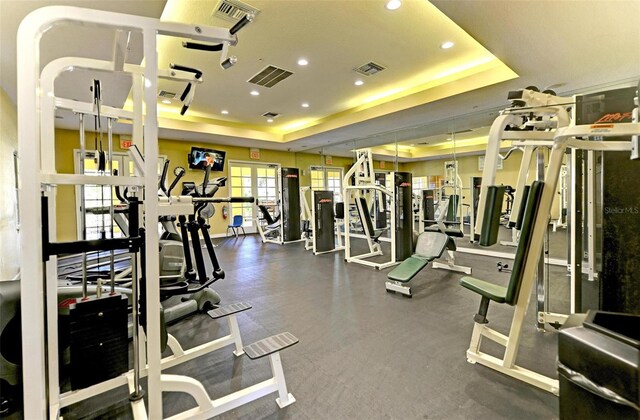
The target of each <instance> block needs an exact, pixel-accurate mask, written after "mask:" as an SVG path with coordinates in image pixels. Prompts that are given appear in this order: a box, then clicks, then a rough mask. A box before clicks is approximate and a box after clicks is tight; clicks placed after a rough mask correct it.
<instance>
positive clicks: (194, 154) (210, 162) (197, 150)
mask: <svg viewBox="0 0 640 420" xmlns="http://www.w3.org/2000/svg"><path fill="white" fill-rule="evenodd" d="M225 155H226V152H223V151H221V150H213V149H205V148H202V147H192V148H191V153H189V156H188V161H189V168H190V169H204V168H206V167H207V166H211V171H212V172H220V171H222V170H223V169H224V158H225Z"/></svg>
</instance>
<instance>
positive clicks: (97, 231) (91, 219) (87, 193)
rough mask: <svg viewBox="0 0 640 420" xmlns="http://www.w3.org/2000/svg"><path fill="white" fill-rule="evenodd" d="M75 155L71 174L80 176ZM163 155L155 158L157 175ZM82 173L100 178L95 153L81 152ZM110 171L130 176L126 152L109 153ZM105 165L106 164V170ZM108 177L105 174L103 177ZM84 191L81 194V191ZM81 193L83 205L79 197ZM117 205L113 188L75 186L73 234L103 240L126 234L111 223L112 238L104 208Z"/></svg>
mask: <svg viewBox="0 0 640 420" xmlns="http://www.w3.org/2000/svg"><path fill="white" fill-rule="evenodd" d="M74 156H75V159H74V161H75V173H80V168H81V167H82V166H81V162H80V151H79V150H75V151H74ZM165 159H166V156H161V157H159V158H158V176H160V174H161V173H162V167H163V164H164V160H165ZM82 163H83V164H84V174H85V175H92V176H103V175H102V174H101V173H100V172H98V165H97V163H96V160H95V152H93V151H90V152H85V157H84V162H82ZM111 165H112V166H111V168H112V169H117V170H118V176H133V162H132V161H131V159H130V158H129V156H128V155H127V154H126V153H122V152H114V153H113V154H112V160H111ZM122 168H128V169H129V170H128V171H124V172H123V171H122ZM108 170H109V165H108V163H107V171H108ZM107 176H108V175H107ZM83 190H84V191H83ZM83 192H84V202H83V201H82V196H83ZM112 204H113V205H115V204H120V201H119V200H118V198H117V197H116V194H115V187H110V186H108V185H85V186H84V187H83V186H77V187H76V208H77V209H80V210H79V211H78V213H76V220H77V235H78V238H80V239H82V238H83V237H84V238H86V239H100V238H101V237H102V236H103V235H104V237H105V238H111V237H114V238H119V237H122V236H124V235H125V234H126V232H124V233H123V232H122V231H121V229H120V228H119V227H118V225H117V223H115V221H114V223H113V236H112V232H111V216H110V215H109V210H108V206H110V205H112ZM83 210H84V222H85V232H86V234H85V235H83V232H82V223H81V221H82V219H81V218H82V214H83Z"/></svg>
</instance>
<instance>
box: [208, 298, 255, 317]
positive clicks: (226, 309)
mask: <svg viewBox="0 0 640 420" xmlns="http://www.w3.org/2000/svg"><path fill="white" fill-rule="evenodd" d="M247 309H251V305H250V304H249V303H246V302H238V303H232V304H230V305H225V306H221V307H219V308H216V309H212V310H210V311H209V312H207V314H209V316H210V317H211V318H213V319H218V318H222V317H225V316H229V315H232V314H237V313H238V312H243V311H246V310H247Z"/></svg>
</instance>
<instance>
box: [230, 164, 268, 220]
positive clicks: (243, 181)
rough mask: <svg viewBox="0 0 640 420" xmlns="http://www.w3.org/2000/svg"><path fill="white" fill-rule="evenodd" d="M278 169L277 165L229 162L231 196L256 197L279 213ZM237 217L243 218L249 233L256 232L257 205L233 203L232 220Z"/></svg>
mask: <svg viewBox="0 0 640 420" xmlns="http://www.w3.org/2000/svg"><path fill="white" fill-rule="evenodd" d="M278 168H279V166H278V165H276V164H263V163H253V162H239V161H229V179H230V185H231V196H232V197H255V198H256V199H257V200H258V202H260V203H265V204H269V205H268V207H269V210H271V211H274V213H275V212H277V210H276V208H277V204H278V203H277V200H278ZM235 215H241V216H242V220H243V224H242V225H243V227H244V228H245V230H246V231H247V232H255V231H256V228H255V223H254V221H255V220H257V219H258V217H259V214H258V208H257V206H256V204H255V203H254V204H250V203H232V204H231V215H230V219H231V220H233V216H235ZM274 216H275V214H274Z"/></svg>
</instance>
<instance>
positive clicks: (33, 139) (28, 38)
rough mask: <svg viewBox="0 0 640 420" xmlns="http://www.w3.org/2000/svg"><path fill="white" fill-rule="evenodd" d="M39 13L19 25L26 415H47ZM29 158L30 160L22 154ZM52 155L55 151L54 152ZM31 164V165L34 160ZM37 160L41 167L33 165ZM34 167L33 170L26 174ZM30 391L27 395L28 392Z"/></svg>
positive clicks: (19, 158)
mask: <svg viewBox="0 0 640 420" xmlns="http://www.w3.org/2000/svg"><path fill="white" fill-rule="evenodd" d="M41 36H42V31H40V25H39V19H38V18H37V16H36V15H33V14H30V15H28V16H27V17H26V18H25V19H24V20H23V21H22V23H21V24H20V27H19V28H18V35H17V40H18V45H17V50H18V57H17V67H18V68H19V69H20V71H18V95H17V96H18V163H19V168H18V171H19V173H20V181H19V188H18V196H19V202H20V221H21V225H20V250H21V252H20V278H21V279H22V280H21V281H20V295H21V297H22V298H21V299H22V300H21V305H20V308H21V309H20V315H21V319H22V354H23V355H24V356H23V363H22V389H23V395H25V400H24V401H25V404H24V411H23V416H24V418H25V419H44V418H46V417H47V414H48V413H47V411H48V401H47V391H46V387H47V381H46V370H45V363H46V354H45V353H46V351H45V349H46V348H47V346H46V343H45V340H44V331H45V324H44V307H43V301H44V290H43V285H44V284H45V281H46V279H45V276H44V271H43V264H42V263H41V261H42V240H41V238H42V235H41V225H40V223H37V222H36V221H37V220H40V179H39V176H38V174H34V172H36V171H35V170H34V169H37V170H38V172H39V169H40V168H41V155H40V144H39V143H38V138H39V134H40V133H39V131H40V127H39V124H40V120H39V118H37V117H36V116H37V115H39V111H40V106H39V97H38V93H39V92H38V90H39V84H38V76H39V72H40V48H39V41H40V37H41ZM23 157H24V158H25V160H24V163H23V161H22V158H23ZM49 158H50V157H49ZM28 165H30V166H28ZM33 165H35V166H36V168H33ZM26 173H31V174H32V175H31V176H26V175H24V176H23V174H26ZM27 395H28V396H29V397H28V398H26V396H27Z"/></svg>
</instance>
